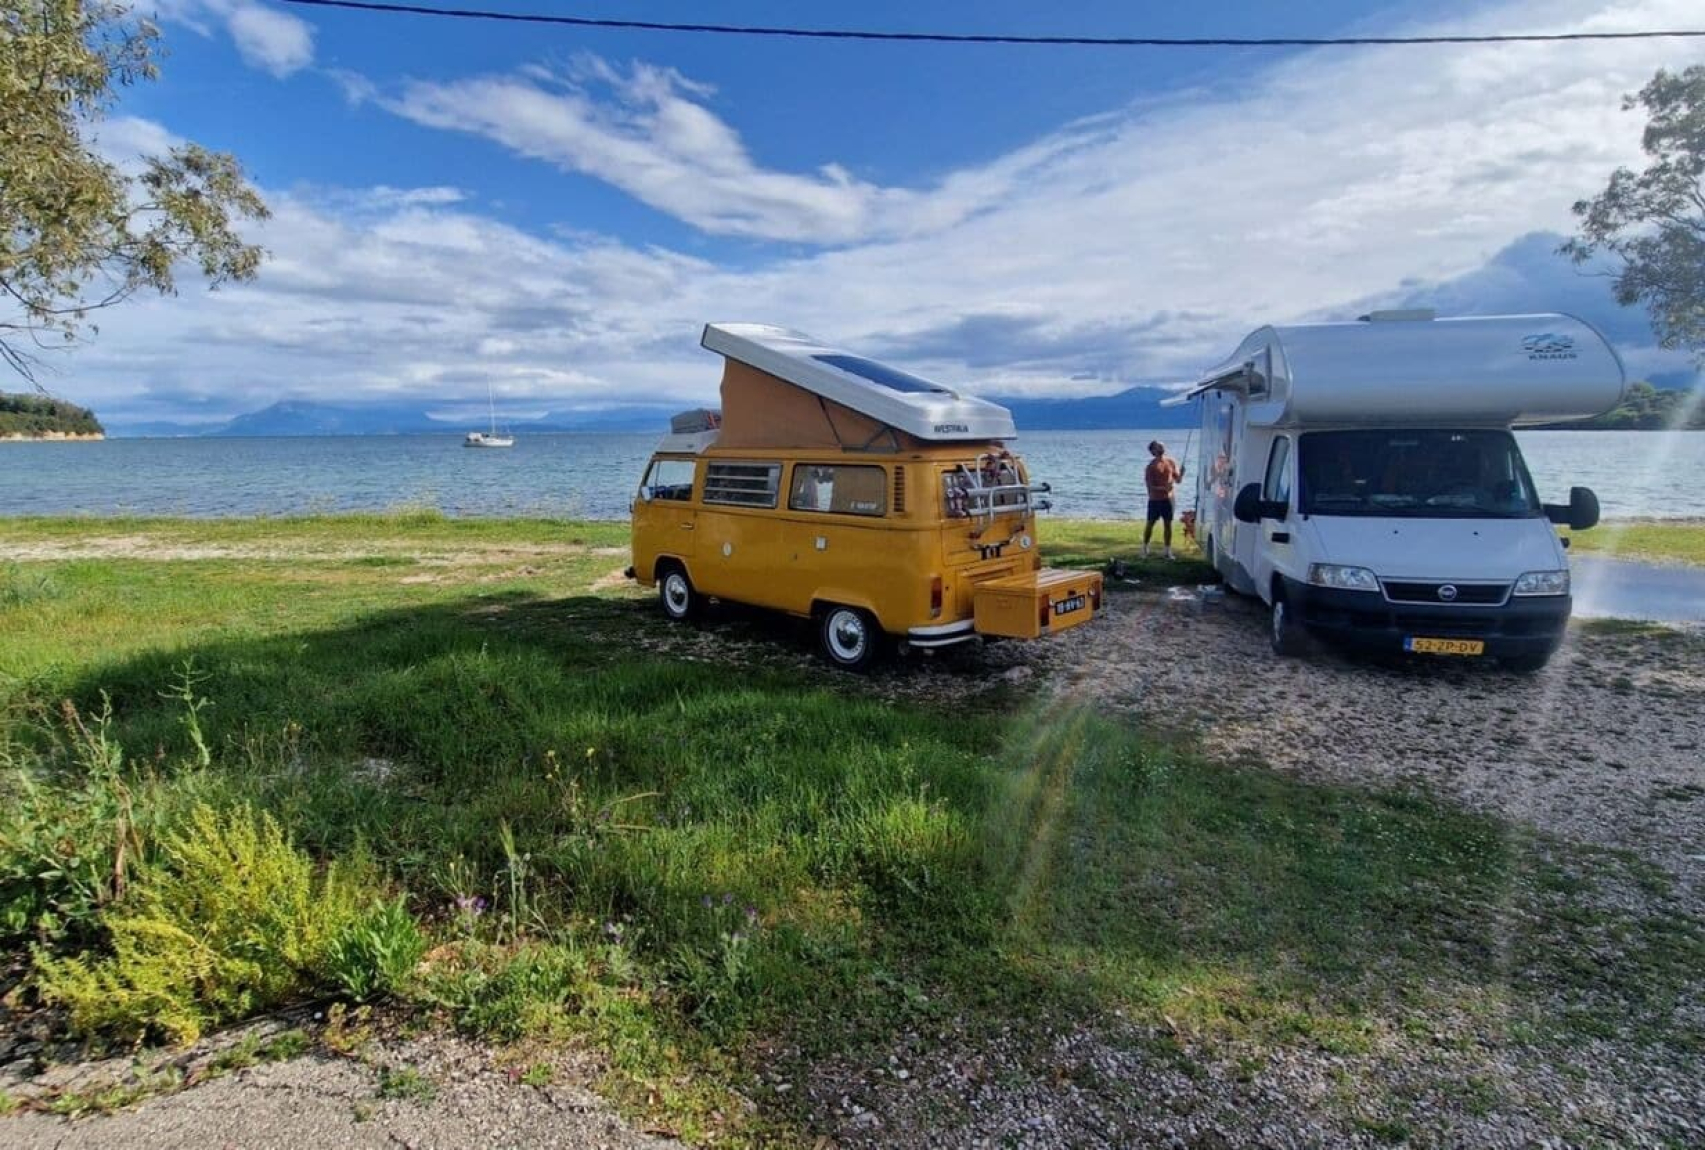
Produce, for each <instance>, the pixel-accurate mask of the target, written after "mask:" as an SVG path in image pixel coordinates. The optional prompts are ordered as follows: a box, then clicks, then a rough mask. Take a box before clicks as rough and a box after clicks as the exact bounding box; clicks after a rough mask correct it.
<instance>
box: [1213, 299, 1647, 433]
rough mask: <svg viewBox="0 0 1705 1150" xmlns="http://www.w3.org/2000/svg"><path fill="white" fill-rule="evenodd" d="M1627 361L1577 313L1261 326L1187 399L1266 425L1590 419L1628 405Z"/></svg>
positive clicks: (1388, 316) (1385, 317) (1411, 316)
mask: <svg viewBox="0 0 1705 1150" xmlns="http://www.w3.org/2000/svg"><path fill="white" fill-rule="evenodd" d="M1625 386H1626V376H1625V375H1624V373H1623V369H1622V361H1621V360H1620V359H1618V358H1617V355H1616V352H1615V351H1614V350H1612V349H1611V347H1610V345H1609V344H1608V343H1607V342H1606V341H1605V339H1604V337H1603V336H1602V335H1600V334H1599V333H1598V331H1596V330H1595V329H1594V328H1593V327H1592V326H1591V325H1590V324H1588V323H1586V322H1585V321H1583V320H1579V319H1576V318H1575V317H1573V316H1567V315H1558V314H1555V313H1548V314H1540V315H1499V316H1472V317H1460V318H1452V319H1433V318H1432V316H1431V313H1430V312H1413V313H1408V312H1405V313H1392V312H1384V313H1381V312H1376V313H1374V314H1373V315H1372V316H1370V317H1368V318H1367V319H1365V320H1363V321H1360V322H1356V323H1317V324H1297V325H1294V326H1286V327H1263V328H1259V329H1257V330H1256V331H1253V332H1251V333H1250V334H1249V336H1248V337H1247V338H1245V339H1244V341H1243V342H1242V343H1241V344H1240V345H1239V346H1238V349H1237V351H1235V352H1233V353H1232V355H1231V356H1230V357H1229V358H1228V359H1226V360H1225V362H1223V363H1221V364H1219V365H1218V366H1216V367H1214V368H1212V369H1210V370H1208V371H1206V372H1204V373H1203V374H1202V377H1201V380H1200V382H1199V383H1197V384H1196V386H1195V387H1193V388H1192V389H1190V390H1189V391H1188V392H1186V393H1184V395H1183V396H1180V399H1183V398H1188V397H1191V396H1195V395H1199V394H1201V393H1202V392H1204V391H1211V390H1216V389H1224V390H1229V391H1235V392H1238V393H1240V394H1242V395H1245V396H1247V397H1248V401H1249V404H1250V409H1249V419H1250V421H1251V422H1253V423H1259V424H1266V425H1287V426H1292V425H1299V424H1317V425H1318V424H1326V423H1391V422H1392V421H1399V420H1401V421H1414V420H1424V421H1427V422H1437V421H1440V420H1448V421H1451V422H1455V423H1462V424H1465V425H1466V424H1476V425H1499V426H1505V427H1509V426H1519V425H1521V424H1533V423H1551V422H1554V421H1558V420H1568V419H1584V418H1588V417H1590V416H1594V415H1597V414H1599V413H1600V412H1603V411H1608V410H1610V409H1611V408H1613V407H1615V406H1616V405H1617V404H1618V403H1620V402H1621V401H1622V394H1623V389H1624V387H1625Z"/></svg>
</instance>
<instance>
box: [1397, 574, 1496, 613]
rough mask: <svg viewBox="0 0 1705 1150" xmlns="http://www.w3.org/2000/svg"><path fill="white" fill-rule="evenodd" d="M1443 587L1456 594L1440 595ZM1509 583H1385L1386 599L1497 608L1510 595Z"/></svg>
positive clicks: (1398, 601) (1401, 601) (1400, 601)
mask: <svg viewBox="0 0 1705 1150" xmlns="http://www.w3.org/2000/svg"><path fill="white" fill-rule="evenodd" d="M1441 587H1454V588H1456V593H1455V594H1454V595H1453V596H1451V597H1449V598H1447V597H1445V596H1443V595H1440V594H1439V589H1440V588H1441ZM1509 590H1510V585H1509V584H1508V583H1443V582H1440V583H1398V582H1392V581H1390V580H1388V581H1386V583H1385V597H1386V598H1387V599H1390V600H1391V601H1392V602H1393V603H1456V604H1459V605H1463V606H1470V607H1489V606H1496V605H1497V604H1499V603H1502V602H1503V601H1504V597H1505V596H1506V595H1508V594H1509Z"/></svg>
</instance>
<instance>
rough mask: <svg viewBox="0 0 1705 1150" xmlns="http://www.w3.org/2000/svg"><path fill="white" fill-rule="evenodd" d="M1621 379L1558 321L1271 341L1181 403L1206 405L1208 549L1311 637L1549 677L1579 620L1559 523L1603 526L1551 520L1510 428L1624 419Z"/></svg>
mask: <svg viewBox="0 0 1705 1150" xmlns="http://www.w3.org/2000/svg"><path fill="white" fill-rule="evenodd" d="M1625 387H1626V377H1625V374H1624V372H1623V368H1622V362H1621V360H1620V359H1618V358H1617V355H1616V353H1615V351H1614V350H1612V348H1611V347H1610V345H1609V344H1608V343H1606V342H1605V339H1604V337H1603V336H1602V335H1600V334H1599V333H1598V332H1597V331H1595V330H1594V329H1593V328H1592V327H1591V326H1590V325H1588V324H1586V323H1584V322H1583V321H1581V320H1579V319H1575V318H1573V317H1570V316H1564V315H1520V316H1487V317H1473V318H1459V319H1437V318H1434V316H1433V314H1432V313H1431V312H1427V311H1403V312H1375V313H1373V314H1372V315H1370V316H1365V317H1363V318H1362V320H1360V321H1358V322H1355V323H1323V324H1304V325H1297V326H1292V327H1264V328H1261V329H1259V330H1257V331H1255V332H1253V333H1251V334H1250V335H1249V337H1248V338H1246V339H1245V340H1244V341H1243V342H1242V343H1241V344H1240V345H1239V346H1238V349H1237V351H1236V352H1234V353H1233V354H1232V355H1231V357H1230V358H1229V359H1227V360H1226V361H1225V362H1224V363H1222V364H1220V365H1219V366H1218V367H1215V368H1213V369H1212V370H1210V371H1208V372H1206V373H1205V374H1204V375H1203V376H1202V378H1201V379H1200V380H1199V381H1198V383H1197V384H1196V385H1195V386H1194V387H1193V388H1191V389H1190V390H1189V391H1188V392H1186V393H1185V394H1184V395H1183V396H1180V397H1179V400H1178V402H1185V401H1187V400H1189V399H1198V398H1199V399H1200V401H1201V417H1202V424H1201V450H1200V454H1199V457H1198V460H1197V467H1196V483H1197V509H1198V511H1197V515H1198V520H1197V533H1198V535H1199V536H1200V538H1201V539H1202V544H1203V547H1204V548H1205V549H1206V552H1207V554H1208V557H1209V559H1210V561H1211V562H1212V563H1213V564H1214V566H1215V567H1216V568H1217V569H1218V570H1219V572H1220V573H1221V574H1222V575H1223V576H1224V577H1225V579H1226V581H1227V583H1229V584H1230V585H1231V587H1232V588H1233V589H1234V590H1237V591H1241V592H1243V593H1245V594H1249V595H1255V596H1259V597H1260V598H1261V600H1262V601H1263V602H1265V603H1267V604H1268V605H1269V606H1270V608H1271V612H1272V616H1271V624H1272V627H1271V630H1272V644H1273V649H1274V650H1275V651H1276V652H1278V653H1279V654H1281V655H1294V654H1299V653H1302V652H1303V651H1305V650H1306V649H1307V647H1308V646H1309V642H1310V640H1311V639H1315V638H1318V639H1326V640H1331V641H1336V642H1342V643H1346V644H1352V645H1357V646H1362V647H1369V648H1375V649H1383V650H1390V651H1411V652H1418V653H1430V654H1444V655H1483V656H1490V657H1494V658H1497V659H1499V660H1500V661H1501V662H1502V663H1504V664H1506V665H1508V666H1510V667H1511V668H1513V669H1518V670H1524V671H1532V670H1537V669H1538V668H1540V667H1542V666H1544V664H1545V662H1546V660H1547V659H1549V658H1550V656H1551V654H1552V652H1553V651H1555V650H1556V648H1557V646H1558V644H1559V643H1560V642H1561V641H1562V638H1563V632H1564V628H1565V626H1566V624H1567V622H1568V618H1569V608H1570V594H1569V563H1568V558H1567V556H1566V555H1565V553H1564V547H1565V543H1564V542H1563V541H1562V540H1560V539H1559V538H1558V536H1557V533H1556V531H1555V529H1554V528H1553V527H1552V524H1553V523H1558V524H1566V525H1568V526H1569V527H1570V528H1572V529H1574V530H1583V529H1585V528H1588V527H1591V526H1593V525H1594V524H1595V523H1597V522H1598V500H1597V498H1596V497H1595V496H1594V495H1593V493H1592V492H1591V491H1589V490H1587V489H1586V488H1584V487H1576V488H1573V489H1571V491H1570V497H1569V502H1568V503H1567V504H1542V503H1541V502H1540V498H1539V493H1538V492H1537V491H1536V490H1535V488H1534V483H1533V479H1532V477H1531V476H1530V475H1529V474H1528V470H1527V464H1526V463H1525V462H1524V461H1523V459H1522V455H1521V449H1520V448H1519V447H1518V446H1517V445H1516V440H1515V437H1514V436H1513V435H1512V434H1511V428H1514V427H1520V426H1524V425H1532V424H1540V423H1552V422H1556V421H1559V420H1569V419H1582V418H1588V417H1590V416H1593V415H1597V414H1599V413H1601V412H1604V411H1607V410H1609V409H1610V408H1612V407H1615V406H1616V405H1617V403H1619V402H1621V399H1622V395H1623V391H1624V389H1625Z"/></svg>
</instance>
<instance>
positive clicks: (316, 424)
mask: <svg viewBox="0 0 1705 1150" xmlns="http://www.w3.org/2000/svg"><path fill="white" fill-rule="evenodd" d="M1171 394H1173V393H1172V392H1170V391H1167V390H1166V389H1165V388H1159V387H1131V388H1126V389H1125V390H1124V391H1121V392H1119V393H1118V394H1116V395H1096V396H1087V397H1084V398H1082V399H1041V398H1012V399H1000V398H995V399H994V402H996V403H999V404H1001V405H1003V406H1005V407H1007V408H1009V409H1011V411H1012V417H1013V419H1014V421H1015V422H1017V424H1018V429H1019V430H1020V431H1021V432H1022V431H1091V430H1097V429H1106V428H1166V427H1188V426H1190V425H1191V423H1192V419H1191V412H1190V410H1189V409H1188V408H1182V407H1180V408H1163V407H1161V406H1160V401H1161V400H1163V399H1165V398H1166V397H1167V396H1169V395H1171ZM679 409H680V405H678V404H676V405H669V406H665V405H658V404H629V405H626V406H621V407H606V408H600V409H598V410H596V411H573V412H551V413H549V414H546V415H544V416H541V417H539V418H538V419H528V420H514V421H500V423H501V425H502V426H503V427H505V428H507V429H508V430H510V431H513V432H515V433H516V434H518V435H522V434H527V433H529V432H553V431H580V432H633V431H656V432H659V433H661V432H662V431H664V430H665V429H667V428H668V426H669V416H670V415H671V414H673V413H674V412H676V411H678V410H679ZM482 426H484V424H483V421H480V420H471V421H468V420H463V421H457V420H446V419H436V418H434V417H432V416H430V415H428V414H427V413H426V412H425V411H424V410H422V409H421V408H419V407H414V406H410V405H404V404H353V403H351V404H336V403H315V402H313V401H310V400H298V399H290V400H282V401H280V402H278V403H275V404H272V405H271V406H270V407H264V408H262V409H261V410H259V411H251V412H249V413H248V414H247V415H239V416H237V417H236V418H235V419H232V420H229V421H227V422H225V423H221V424H216V425H213V426H211V427H210V426H208V425H206V424H199V425H197V424H182V423H167V422H147V423H131V424H126V423H122V422H117V423H114V424H112V425H111V426H110V427H109V431H110V433H111V434H114V435H119V436H126V437H142V436H149V437H171V436H220V437H230V436H288V435H434V434H436V435H463V434H465V433H467V432H469V431H475V430H478V429H480V428H481V427H482Z"/></svg>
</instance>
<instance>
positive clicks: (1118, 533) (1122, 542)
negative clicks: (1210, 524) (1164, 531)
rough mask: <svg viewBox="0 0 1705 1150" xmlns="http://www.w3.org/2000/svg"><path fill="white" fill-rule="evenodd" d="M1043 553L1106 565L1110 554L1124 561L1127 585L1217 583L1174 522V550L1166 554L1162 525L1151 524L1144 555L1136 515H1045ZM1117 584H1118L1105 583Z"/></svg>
mask: <svg viewBox="0 0 1705 1150" xmlns="http://www.w3.org/2000/svg"><path fill="white" fill-rule="evenodd" d="M1037 537H1038V538H1040V539H1041V541H1042V557H1043V558H1044V559H1045V560H1047V561H1048V562H1049V563H1052V564H1055V565H1058V566H1061V567H1095V568H1106V566H1107V565H1108V563H1109V562H1111V561H1112V560H1114V559H1117V560H1119V561H1120V562H1121V563H1123V564H1124V565H1125V570H1126V577H1127V578H1128V579H1130V580H1131V581H1132V582H1131V584H1130V585H1135V586H1145V587H1150V588H1153V587H1168V586H1175V585H1187V584H1192V583H1217V582H1218V581H1219V575H1218V574H1217V573H1216V572H1215V571H1214V569H1213V567H1212V566H1210V565H1209V564H1208V562H1207V560H1206V559H1204V558H1203V556H1202V552H1201V550H1200V549H1199V548H1198V547H1197V546H1196V544H1195V542H1194V541H1193V540H1188V539H1185V538H1184V533H1183V530H1182V529H1181V528H1178V527H1176V525H1175V527H1174V533H1173V540H1172V542H1173V551H1174V552H1175V553H1176V554H1177V556H1178V558H1177V559H1167V558H1166V557H1165V555H1164V554H1163V548H1162V546H1161V538H1162V537H1161V534H1160V525H1159V524H1156V525H1155V533H1154V538H1153V540H1152V541H1151V545H1150V548H1149V550H1150V555H1149V556H1148V557H1147V558H1144V557H1143V554H1142V549H1143V523H1142V521H1141V520H1140V519H1131V520H1112V519H1060V520H1052V519H1051V520H1047V521H1045V522H1044V523H1043V524H1042V526H1041V527H1040V528H1039V529H1038V531H1037ZM1109 586H1112V587H1114V588H1115V589H1117V588H1118V587H1120V586H1122V585H1120V584H1109Z"/></svg>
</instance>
